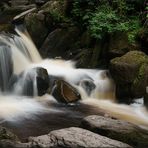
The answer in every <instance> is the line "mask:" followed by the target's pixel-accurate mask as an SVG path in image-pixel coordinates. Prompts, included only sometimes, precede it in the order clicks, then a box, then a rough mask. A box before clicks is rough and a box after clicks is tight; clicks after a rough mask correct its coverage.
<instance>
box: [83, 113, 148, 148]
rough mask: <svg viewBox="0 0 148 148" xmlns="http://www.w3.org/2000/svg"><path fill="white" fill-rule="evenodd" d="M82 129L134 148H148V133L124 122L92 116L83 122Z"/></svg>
mask: <svg viewBox="0 0 148 148" xmlns="http://www.w3.org/2000/svg"><path fill="white" fill-rule="evenodd" d="M81 127H82V128H85V129H87V130H90V131H92V132H95V133H98V134H100V135H103V136H106V137H109V138H111V139H116V140H119V141H122V142H125V143H128V144H130V145H132V146H134V147H141V148H142V147H143V148H145V147H147V146H148V131H147V130H143V129H141V128H139V127H138V126H136V125H134V124H131V123H128V122H125V121H122V120H117V119H112V118H107V117H103V116H97V115H92V116H88V117H86V118H84V119H83V120H82V122H81Z"/></svg>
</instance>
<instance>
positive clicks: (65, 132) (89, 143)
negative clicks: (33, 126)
mask: <svg viewBox="0 0 148 148" xmlns="http://www.w3.org/2000/svg"><path fill="white" fill-rule="evenodd" d="M29 141H30V142H31V143H32V145H34V146H39V147H56V148H57V147H72V148H78V147H122V148H123V147H126V148H127V147H130V146H129V145H127V144H124V143H122V142H119V141H116V140H112V139H109V138H106V137H104V136H100V135H97V134H95V133H92V132H90V131H87V130H85V129H81V128H76V127H71V128H66V129H61V130H56V131H52V132H50V133H49V134H48V135H43V136H39V137H31V138H30V139H29Z"/></svg>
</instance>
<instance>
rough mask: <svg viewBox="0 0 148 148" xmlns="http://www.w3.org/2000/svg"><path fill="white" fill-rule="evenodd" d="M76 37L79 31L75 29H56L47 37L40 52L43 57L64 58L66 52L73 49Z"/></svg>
mask: <svg viewBox="0 0 148 148" xmlns="http://www.w3.org/2000/svg"><path fill="white" fill-rule="evenodd" d="M78 37H79V29H78V28H76V27H68V28H58V29H56V30H54V31H53V32H51V33H50V34H49V35H48V37H47V38H46V40H45V42H44V44H43V46H42V47H41V49H40V52H41V53H42V55H43V56H44V57H47V56H48V57H56V56H62V57H65V56H66V55H67V54H66V52H67V51H68V50H69V49H73V46H74V44H75V41H76V40H77V38H78Z"/></svg>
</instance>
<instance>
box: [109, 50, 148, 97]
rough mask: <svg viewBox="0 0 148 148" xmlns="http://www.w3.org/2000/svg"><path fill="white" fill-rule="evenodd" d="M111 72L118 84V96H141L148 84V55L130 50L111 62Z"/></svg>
mask: <svg viewBox="0 0 148 148" xmlns="http://www.w3.org/2000/svg"><path fill="white" fill-rule="evenodd" d="M110 72H111V74H112V77H113V78H114V80H115V82H116V85H117V90H116V91H117V97H119V98H139V97H142V96H144V95H145V94H146V86H148V56H147V55H146V54H144V53H143V52H140V51H130V52H128V53H127V54H125V55H123V56H122V57H117V58H114V59H112V60H111V62H110Z"/></svg>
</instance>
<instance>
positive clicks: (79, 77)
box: [0, 26, 148, 126]
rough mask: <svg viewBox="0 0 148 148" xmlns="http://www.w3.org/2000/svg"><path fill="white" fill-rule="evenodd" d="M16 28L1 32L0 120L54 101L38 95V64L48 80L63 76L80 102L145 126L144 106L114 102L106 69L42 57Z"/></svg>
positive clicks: (41, 109) (27, 113) (37, 110)
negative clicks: (8, 32)
mask: <svg viewBox="0 0 148 148" xmlns="http://www.w3.org/2000/svg"><path fill="white" fill-rule="evenodd" d="M15 30H16V32H17V34H18V35H12V34H4V33H3V34H0V89H1V91H0V92H1V95H0V120H1V119H3V120H8V121H10V120H13V119H16V117H19V118H21V117H24V116H25V117H30V115H31V114H39V113H43V112H45V111H47V110H48V109H47V106H46V103H47V102H48V101H50V100H52V101H53V97H52V96H50V95H48V97H47V98H48V99H47V98H46V99H45V98H44V96H43V97H40V99H39V98H37V95H38V90H37V86H38V84H37V74H38V71H37V68H40V67H41V68H43V69H46V70H47V72H48V79H50V76H56V77H62V78H63V79H64V80H65V81H66V82H68V83H69V84H70V85H71V86H73V87H74V88H76V90H78V91H79V93H80V95H81V98H82V100H81V101H80V102H81V103H84V104H90V105H93V106H97V107H98V108H101V109H103V110H105V111H107V112H108V113H110V114H111V115H113V116H114V117H117V118H119V119H124V120H127V121H130V122H133V123H137V124H142V125H146V126H148V118H147V112H146V111H145V109H144V107H143V106H142V107H141V108H137V110H138V111H137V110H135V109H134V108H133V107H132V106H128V105H120V104H116V103H115V102H116V98H115V84H114V81H113V80H112V78H111V77H110V76H109V74H108V70H97V69H81V68H75V63H74V62H73V61H65V60H61V59H42V58H41V56H40V54H39V52H38V50H37V49H36V47H35V45H34V44H33V42H32V40H31V38H30V36H29V34H28V32H27V30H26V29H25V28H23V26H16V29H15ZM43 71H44V70H43ZM28 81H29V85H28V83H27V82H28ZM47 83H48V82H47ZM10 87H12V88H11V91H10V92H9V88H10ZM31 90H32V91H33V94H31V92H30V91H31ZM8 94H9V95H8ZM26 94H27V95H28V94H29V95H30V94H31V96H33V97H27V95H26ZM49 98H52V99H49ZM29 108H30V109H29ZM141 114H142V115H143V116H141ZM17 119H18V118H17Z"/></svg>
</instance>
